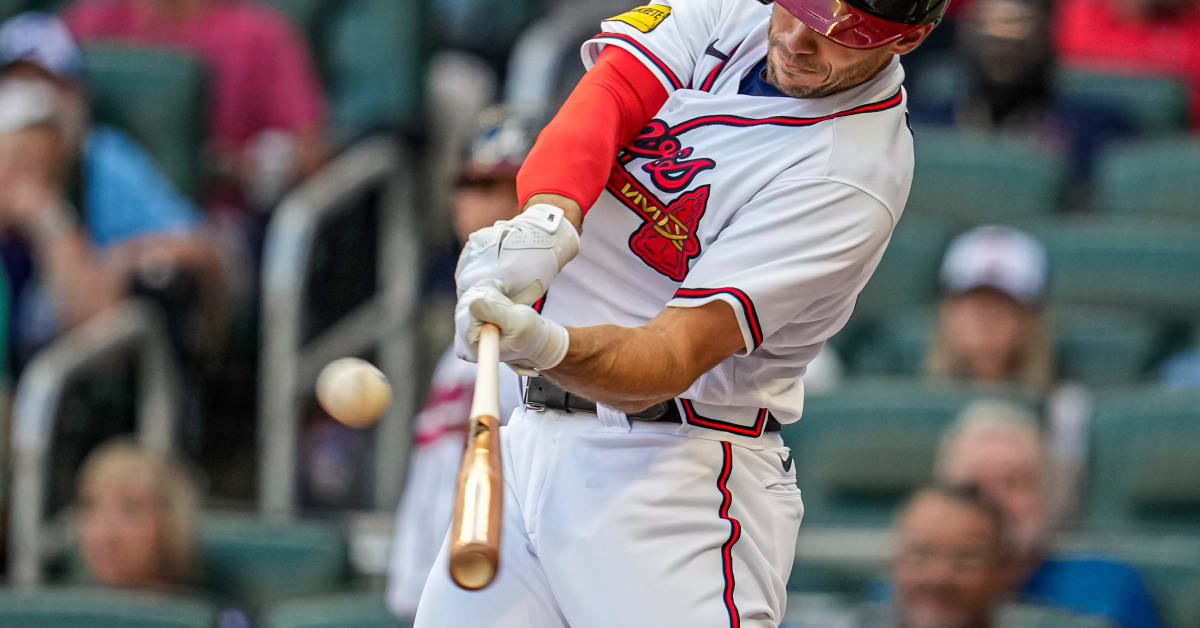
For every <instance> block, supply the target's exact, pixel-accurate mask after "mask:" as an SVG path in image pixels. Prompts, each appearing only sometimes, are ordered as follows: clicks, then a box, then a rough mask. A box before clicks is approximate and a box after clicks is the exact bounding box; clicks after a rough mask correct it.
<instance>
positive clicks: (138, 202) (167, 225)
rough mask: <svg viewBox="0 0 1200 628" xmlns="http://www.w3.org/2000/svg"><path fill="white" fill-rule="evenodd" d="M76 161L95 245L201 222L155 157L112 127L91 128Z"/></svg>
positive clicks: (179, 231) (182, 230)
mask: <svg viewBox="0 0 1200 628" xmlns="http://www.w3.org/2000/svg"><path fill="white" fill-rule="evenodd" d="M81 159H82V160H81V163H82V164H83V166H82V173H81V174H82V178H81V186H82V189H81V194H80V197H81V200H82V205H83V206H82V211H83V216H84V220H85V221H86V224H87V230H88V234H89V235H91V237H92V241H93V242H95V243H96V245H97V246H100V247H101V248H104V247H108V246H110V245H112V244H115V243H117V242H121V241H123V240H128V239H130V238H134V237H138V236H143V235H149V234H164V233H170V234H175V235H183V234H185V233H187V232H189V231H191V230H192V229H194V228H196V227H197V226H198V225H199V224H200V223H201V222H202V221H203V215H202V214H201V212H200V210H199V208H197V207H196V206H195V205H194V204H193V203H192V202H191V201H189V200H188V199H187V198H186V197H184V196H183V195H182V194H181V193H180V192H179V191H178V190H177V189H175V187H174V186H173V185H172V184H171V182H170V181H169V180H168V179H167V177H166V175H164V174H163V173H162V171H160V170H159V169H158V166H157V164H155V162H154V159H153V158H152V157H150V155H149V154H147V153H146V151H145V150H144V149H142V147H141V146H139V145H138V144H137V143H135V142H134V141H133V139H131V138H130V137H129V136H128V135H126V134H124V133H122V132H121V131H119V130H117V129H116V128H114V127H111V126H106V125H96V126H93V127H92V129H91V132H90V133H89V134H88V137H87V140H86V141H85V142H84V145H83V154H82V157H81Z"/></svg>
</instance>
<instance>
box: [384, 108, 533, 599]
mask: <svg viewBox="0 0 1200 628" xmlns="http://www.w3.org/2000/svg"><path fill="white" fill-rule="evenodd" d="M477 126H478V128H477V130H476V132H475V133H474V135H473V138H472V140H471V145H470V147H469V148H468V150H467V158H466V162H465V163H464V165H463V167H462V168H461V170H460V171H459V176H458V181H457V182H456V186H455V187H456V189H455V191H454V232H455V234H456V235H457V236H458V237H459V238H460V239H462V240H464V241H465V240H466V238H467V237H468V236H469V235H470V234H471V233H472V232H473V231H476V230H478V229H480V228H483V227H486V226H488V225H490V224H492V223H494V222H496V221H497V220H504V219H508V218H512V217H514V216H516V215H517V214H518V213H519V212H520V211H521V208H520V206H519V205H517V198H516V177H517V169H518V168H520V167H521V162H522V161H524V160H525V155H526V154H528V153H529V148H530V146H532V144H533V138H534V135H535V134H536V131H535V128H534V125H533V122H532V120H531V119H530V118H529V117H528V116H524V115H521V114H520V113H517V112H515V111H511V110H508V109H506V108H504V107H492V108H489V109H487V110H485V111H484V112H483V113H482V114H480V116H479V120H478V125H477ZM475 370H476V369H475V365H474V364H472V363H470V362H466V361H464V360H461V359H459V358H458V357H457V356H455V355H454V348H453V347H451V348H449V349H447V350H446V353H445V354H443V355H442V357H441V359H439V360H438V363H437V366H436V367H435V369H434V372H433V381H432V383H431V384H430V387H429V396H428V398H427V399H426V401H425V407H423V408H422V409H421V412H420V413H419V414H417V417H416V419H415V424H416V427H415V434H414V437H413V445H414V449H413V454H412V460H411V461H410V463H409V475H408V486H407V488H406V489H405V491H404V496H403V497H402V498H401V500H400V507H399V510H398V511H397V513H396V533H395V535H394V536H393V538H392V550H391V561H390V564H389V565H388V586H387V600H388V606H389V607H390V608H391V609H392V611H394V612H395V613H396V614H397V615H400V616H403V617H411V616H412V614H413V612H414V611H415V610H416V608H417V600H418V599H420V596H421V589H422V588H423V587H424V585H425V580H426V578H427V577H428V576H429V568H430V566H431V565H433V559H434V558H435V557H436V556H437V551H438V547H439V546H440V545H441V541H442V537H444V536H445V534H446V529H447V528H449V527H450V518H451V516H452V515H453V514H454V491H455V486H454V483H455V479H456V478H457V477H458V469H459V463H460V462H461V461H462V452H463V443H464V442H465V441H466V433H467V428H468V426H469V420H468V417H469V415H470V408H471V395H472V393H473V391H474V387H475ZM506 375H509V376H511V377H512V379H513V380H514V381H512V382H509V381H507V380H506V384H507V385H505V386H503V387H502V388H501V390H502V391H503V392H504V393H505V395H504V399H503V403H502V404H501V407H503V408H505V409H507V410H510V411H511V410H512V408H514V407H515V406H516V405H517V403H518V401H519V396H518V394H517V392H518V386H517V384H516V382H515V378H516V376H515V375H514V374H512V372H511V371H509V372H507V373H506Z"/></svg>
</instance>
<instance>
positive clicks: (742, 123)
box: [671, 91, 904, 135]
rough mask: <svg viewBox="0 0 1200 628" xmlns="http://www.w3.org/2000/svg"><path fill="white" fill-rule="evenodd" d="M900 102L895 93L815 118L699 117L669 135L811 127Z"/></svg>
mask: <svg viewBox="0 0 1200 628" xmlns="http://www.w3.org/2000/svg"><path fill="white" fill-rule="evenodd" d="M902 102H904V92H902V91H897V92H896V93H895V94H893V95H892V96H890V97H888V98H885V99H884V100H880V101H877V102H873V103H868V104H865V105H859V106H858V107H855V108H853V109H847V110H845V111H839V112H837V113H831V114H829V115H825V116H817V117H814V118H797V117H792V116H774V117H771V118H745V117H742V116H731V115H718V116H700V117H699V118H692V119H691V120H687V121H684V122H680V123H679V124H677V125H675V126H673V127H671V133H672V134H674V135H679V134H680V133H686V132H688V131H691V130H692V129H697V128H700V127H702V126H712V125H718V126H732V127H751V126H763V125H774V126H796V127H800V126H812V125H814V124H817V123H820V122H825V121H827V120H833V119H834V118H844V117H846V116H853V115H858V114H860V113H872V112H875V111H883V110H885V109H891V108H893V107H898V106H900V104H901V103H902Z"/></svg>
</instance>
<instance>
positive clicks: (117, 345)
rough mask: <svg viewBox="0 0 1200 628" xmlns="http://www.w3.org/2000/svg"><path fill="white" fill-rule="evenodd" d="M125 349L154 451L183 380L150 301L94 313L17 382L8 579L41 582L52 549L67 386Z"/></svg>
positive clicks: (168, 432)
mask: <svg viewBox="0 0 1200 628" xmlns="http://www.w3.org/2000/svg"><path fill="white" fill-rule="evenodd" d="M131 351H132V352H133V353H134V354H136V357H137V378H138V390H139V392H140V395H139V396H140V398H139V401H138V411H137V434H138V440H139V441H140V442H141V444H142V445H143V446H145V447H147V448H148V449H150V450H152V451H156V452H167V451H170V450H171V449H172V442H173V441H174V437H175V434H176V433H177V429H176V425H177V423H178V420H179V409H180V391H181V389H180V385H181V380H180V374H179V370H178V366H177V365H176V363H175V360H174V356H173V355H172V352H171V347H170V340H169V336H168V335H167V329H166V325H165V323H164V322H163V320H162V317H161V315H160V314H159V313H158V310H157V309H156V307H155V306H154V305H153V304H151V303H148V302H143V301H140V300H135V299H131V300H127V301H124V302H121V303H119V304H117V305H115V306H114V307H112V308H111V309H109V310H107V311H106V312H104V313H102V314H99V315H97V316H96V317H94V318H92V319H91V320H89V321H87V322H86V323H84V324H83V325H81V326H80V327H78V328H76V329H75V330H73V331H71V332H70V333H68V334H67V335H65V336H63V337H62V338H61V339H59V340H58V341H57V342H55V343H54V344H53V345H51V346H50V347H49V348H47V349H46V350H44V351H42V352H41V353H39V354H37V355H36V356H35V357H34V358H33V360H32V361H31V362H30V363H29V366H28V367H26V369H25V373H24V375H22V377H21V380H20V382H18V383H17V390H16V396H15V400H14V403H13V431H12V434H13V443H12V452H13V503H12V510H11V512H10V513H9V517H10V524H9V525H10V535H9V561H10V573H11V577H12V580H13V582H14V583H17V584H36V583H38V582H40V581H41V578H42V559H43V557H44V556H45V555H46V554H47V553H48V551H49V550H52V549H54V548H50V547H45V545H46V543H45V539H46V532H47V531H46V529H45V526H43V523H42V514H43V513H42V507H43V503H44V502H43V499H44V497H45V493H46V484H47V476H48V475H49V471H50V469H49V461H48V455H49V453H50V446H51V440H52V438H53V437H54V431H55V430H54V427H55V423H56V421H57V419H58V414H59V408H60V406H61V404H62V400H63V395H64V393H65V392H66V389H67V385H68V384H69V383H71V382H72V381H74V380H75V379H76V378H77V377H78V376H80V375H82V374H83V373H85V372H87V371H90V370H94V369H95V368H96V367H98V366H103V365H104V364H105V363H106V361H107V360H108V359H110V358H113V357H114V356H116V355H118V354H121V353H125V352H131Z"/></svg>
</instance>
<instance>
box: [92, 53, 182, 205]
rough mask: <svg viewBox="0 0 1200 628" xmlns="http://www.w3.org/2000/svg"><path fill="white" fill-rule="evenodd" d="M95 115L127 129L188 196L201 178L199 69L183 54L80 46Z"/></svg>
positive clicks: (99, 118) (101, 119)
mask: <svg viewBox="0 0 1200 628" xmlns="http://www.w3.org/2000/svg"><path fill="white" fill-rule="evenodd" d="M84 62H85V65H86V71H87V78H88V87H89V89H90V92H91V97H92V102H93V105H94V108H95V110H96V115H97V119H98V120H100V121H103V122H109V123H112V124H114V125H115V126H118V127H121V128H123V129H125V130H126V131H128V132H129V133H130V134H131V135H132V136H133V137H135V138H136V139H137V140H138V141H139V142H140V143H141V144H142V146H144V147H145V148H146V150H148V151H149V152H150V154H151V155H153V156H154V158H155V159H156V160H157V161H158V164H159V166H160V167H161V168H162V170H163V172H164V173H166V175H167V176H168V177H170V179H171V180H172V181H173V182H174V183H175V184H176V185H178V186H179V188H180V189H181V190H182V191H183V192H184V193H185V194H189V195H193V196H194V195H195V194H196V192H197V190H198V189H199V182H200V154H201V146H202V145H203V138H204V120H205V118H204V115H205V113H204V71H203V70H202V68H201V66H200V64H199V63H198V62H197V61H196V60H195V59H193V58H191V57H189V56H188V55H185V54H183V53H179V52H175V51H168V50H156V49H147V48H140V47H138V48H135V47H130V46H122V45H117V44H109V43H98V44H89V45H87V46H85V47H84Z"/></svg>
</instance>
